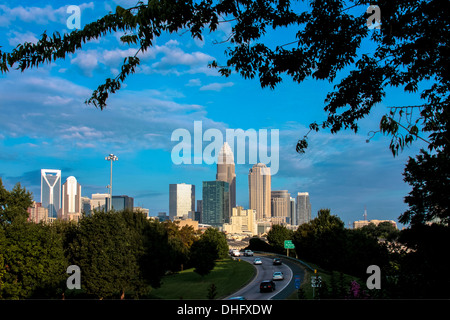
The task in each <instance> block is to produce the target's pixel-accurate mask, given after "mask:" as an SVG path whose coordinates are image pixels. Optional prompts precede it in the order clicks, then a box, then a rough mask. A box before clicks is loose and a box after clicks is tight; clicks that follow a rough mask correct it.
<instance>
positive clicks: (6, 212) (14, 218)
mask: <svg viewBox="0 0 450 320" xmlns="http://www.w3.org/2000/svg"><path fill="white" fill-rule="evenodd" d="M32 199H33V198H32V194H31V193H30V192H29V191H27V190H26V189H25V188H22V186H21V185H20V183H17V184H16V185H15V186H14V188H13V189H12V190H11V191H8V190H6V188H5V187H4V186H3V182H2V179H1V178H0V224H1V223H3V224H5V223H16V222H17V223H21V222H25V221H26V220H27V218H28V212H27V209H28V208H29V207H31V204H32Z"/></svg>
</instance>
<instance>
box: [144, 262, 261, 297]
mask: <svg viewBox="0 0 450 320" xmlns="http://www.w3.org/2000/svg"><path fill="white" fill-rule="evenodd" d="M255 272H256V271H255V268H254V267H253V265H251V264H250V263H247V262H244V261H240V262H239V261H233V260H231V259H224V260H220V261H217V263H216V267H215V268H214V269H213V270H212V271H211V272H210V273H209V274H208V275H206V276H204V277H203V279H202V277H201V276H199V275H198V274H197V273H195V272H194V269H187V270H184V271H181V272H179V273H176V274H172V275H168V276H165V277H164V278H163V280H162V285H161V287H160V288H158V289H153V290H152V292H151V296H152V297H153V298H157V299H158V298H159V299H195V300H198V299H207V294H208V288H209V287H210V285H211V284H212V283H214V285H215V286H216V288H217V296H216V299H220V298H223V297H226V296H228V295H230V294H232V293H233V292H235V291H237V290H239V289H240V288H241V287H243V286H244V285H245V284H246V283H248V282H249V281H250V280H251V279H252V278H253V276H254V275H255Z"/></svg>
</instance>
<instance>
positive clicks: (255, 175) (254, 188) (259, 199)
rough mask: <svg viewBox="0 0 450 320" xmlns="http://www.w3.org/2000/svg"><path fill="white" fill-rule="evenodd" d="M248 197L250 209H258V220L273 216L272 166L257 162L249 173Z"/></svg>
mask: <svg viewBox="0 0 450 320" xmlns="http://www.w3.org/2000/svg"><path fill="white" fill-rule="evenodd" d="M248 198H249V207H250V209H255V210H256V220H262V219H265V218H270V217H271V208H270V200H271V176H270V168H268V167H266V165H265V164H263V163H257V164H255V165H254V166H253V167H252V168H251V169H250V171H249V173H248Z"/></svg>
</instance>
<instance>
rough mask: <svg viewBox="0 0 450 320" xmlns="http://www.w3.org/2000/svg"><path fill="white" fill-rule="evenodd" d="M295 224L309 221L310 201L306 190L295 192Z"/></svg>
mask: <svg viewBox="0 0 450 320" xmlns="http://www.w3.org/2000/svg"><path fill="white" fill-rule="evenodd" d="M297 217H298V221H297V224H298V225H301V224H303V223H308V222H310V221H311V202H310V201H309V193H308V192H299V193H298V194H297Z"/></svg>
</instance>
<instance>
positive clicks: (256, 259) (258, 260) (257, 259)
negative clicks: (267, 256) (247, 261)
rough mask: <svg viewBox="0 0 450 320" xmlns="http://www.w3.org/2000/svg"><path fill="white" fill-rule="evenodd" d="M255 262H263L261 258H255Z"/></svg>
mask: <svg viewBox="0 0 450 320" xmlns="http://www.w3.org/2000/svg"><path fill="white" fill-rule="evenodd" d="M253 264H262V260H261V258H255V260H253Z"/></svg>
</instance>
